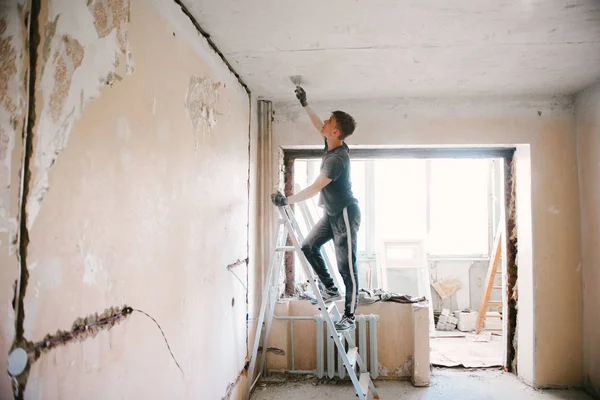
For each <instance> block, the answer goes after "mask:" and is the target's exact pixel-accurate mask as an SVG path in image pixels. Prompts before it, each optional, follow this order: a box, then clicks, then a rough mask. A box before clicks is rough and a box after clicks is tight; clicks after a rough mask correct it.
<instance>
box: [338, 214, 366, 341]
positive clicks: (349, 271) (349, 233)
mask: <svg viewBox="0 0 600 400" xmlns="http://www.w3.org/2000/svg"><path fill="white" fill-rule="evenodd" d="M360 220H361V215H360V208H359V207H358V204H351V205H350V206H348V207H346V208H345V209H344V211H343V212H342V213H341V214H340V215H339V216H337V217H336V221H335V224H334V226H333V236H334V242H335V255H336V259H337V264H338V269H339V271H340V275H342V278H343V279H344V285H346V303H345V307H344V316H345V317H347V318H350V319H351V320H352V321H351V322H352V323H351V324H349V325H347V326H346V328H343V327H342V328H340V329H342V330H343V329H352V328H353V327H354V322H353V318H354V312H355V311H356V307H357V306H358V267H357V265H356V245H357V234H358V229H359V227H360ZM346 322H348V321H346ZM340 323H341V325H343V324H344V321H340ZM338 328H339V327H338Z"/></svg>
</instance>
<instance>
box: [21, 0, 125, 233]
mask: <svg viewBox="0 0 600 400" xmlns="http://www.w3.org/2000/svg"><path fill="white" fill-rule="evenodd" d="M129 7H130V3H129V0H90V1H88V4H87V5H86V4H85V3H83V2H71V1H68V0H53V1H52V2H49V10H48V24H49V27H48V25H46V33H48V34H49V35H50V37H46V38H45V39H46V40H47V42H44V45H43V49H42V52H43V53H42V56H43V57H44V58H45V60H43V62H44V64H43V65H42V69H41V70H42V74H41V79H39V87H40V89H41V91H42V93H43V105H42V109H41V113H40V119H39V124H38V126H37V129H36V131H35V132H36V134H35V137H34V140H35V155H34V159H33V167H34V168H33V171H32V172H33V175H32V177H33V182H32V188H31V192H30V196H29V199H28V202H27V227H28V228H29V229H31V228H32V226H33V223H34V222H35V219H36V216H37V214H38V213H39V210H40V205H41V202H42V199H43V198H44V195H45V193H46V192H47V191H48V188H49V183H48V172H49V170H50V167H51V166H52V164H53V163H54V162H55V160H56V158H57V156H58V155H59V154H60V153H61V152H62V151H63V150H64V148H65V147H66V145H67V141H68V138H69V135H70V133H71V131H72V129H73V126H74V124H75V123H76V122H77V120H78V119H79V118H80V117H81V114H82V112H83V110H84V108H85V106H86V104H87V103H89V102H90V101H91V100H93V99H95V98H97V97H98V96H99V95H100V88H102V87H103V86H105V85H107V84H110V83H112V81H113V79H112V78H111V77H114V76H116V74H115V69H116V67H117V66H118V59H119V56H122V55H125V56H126V59H127V71H128V73H131V72H133V68H132V64H131V52H130V50H129V44H128V41H127V25H128V23H129Z"/></svg>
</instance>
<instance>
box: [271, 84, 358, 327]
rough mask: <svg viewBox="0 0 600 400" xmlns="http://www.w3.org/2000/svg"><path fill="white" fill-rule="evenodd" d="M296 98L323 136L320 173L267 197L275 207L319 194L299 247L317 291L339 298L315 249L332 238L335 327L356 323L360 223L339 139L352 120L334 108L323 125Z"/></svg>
mask: <svg viewBox="0 0 600 400" xmlns="http://www.w3.org/2000/svg"><path fill="white" fill-rule="evenodd" d="M296 97H297V98H298V100H299V101H300V104H302V107H304V109H305V110H306V112H307V114H308V116H309V117H310V120H311V122H312V123H313V125H314V126H315V128H316V129H317V130H318V131H319V132H320V133H321V136H323V138H324V140H325V153H324V154H323V157H322V162H321V171H320V174H319V176H318V177H317V179H316V180H315V182H314V183H313V184H312V185H310V186H308V187H307V188H306V189H304V190H302V191H301V192H299V193H297V194H295V195H293V196H290V197H288V198H286V197H285V196H284V195H283V194H281V193H279V192H278V193H274V194H272V195H271V200H272V202H273V204H275V205H276V206H284V205H287V204H293V203H298V202H300V201H304V200H307V199H309V198H311V197H313V196H315V195H317V194H318V193H321V196H320V199H319V206H321V207H323V208H324V211H325V214H324V215H323V218H321V220H320V221H319V222H317V224H316V225H315V226H314V227H313V229H312V230H311V231H310V233H309V234H308V237H307V238H306V240H305V241H304V243H302V251H303V252H304V254H305V255H306V258H307V259H308V262H309V263H310V264H311V265H312V267H313V269H314V270H315V272H316V274H317V275H318V276H319V279H320V281H321V282H322V283H323V285H324V287H325V290H324V291H323V292H322V293H321V295H322V296H323V300H324V301H325V302H326V303H328V302H331V301H334V300H338V299H341V297H342V296H341V294H340V292H339V290H338V288H336V287H335V284H334V282H333V279H332V278H331V276H330V275H329V272H328V271H327V267H326V266H325V261H324V260H323V256H322V255H321V247H322V246H323V245H324V244H325V243H326V242H327V241H329V240H331V239H333V241H334V245H335V255H336V259H337V264H338V269H339V271H340V275H341V276H342V278H343V280H344V285H345V286H346V299H345V300H346V302H345V307H344V316H343V317H342V319H341V320H340V321H338V322H337V323H336V324H335V325H336V329H337V330H338V331H347V330H351V329H354V328H355V327H356V325H355V323H354V312H355V311H356V307H357V303H358V269H357V266H356V240H357V232H358V228H359V226H360V219H361V214H360V209H359V207H358V201H357V200H356V198H355V197H354V195H353V193H352V183H351V182H350V156H349V150H348V146H347V145H346V143H344V140H345V139H346V138H347V137H348V136H350V135H351V134H352V133H353V132H354V129H355V127H356V123H355V122H354V118H352V117H351V116H350V115H348V114H346V113H345V112H343V111H334V112H333V113H332V114H331V116H330V117H329V119H328V120H326V121H325V123H323V122H321V120H320V119H319V117H318V116H317V115H316V114H315V113H314V112H313V111H312V110H311V109H310V108H309V107H308V103H307V100H306V92H305V91H304V89H302V88H301V87H300V86H297V87H296Z"/></svg>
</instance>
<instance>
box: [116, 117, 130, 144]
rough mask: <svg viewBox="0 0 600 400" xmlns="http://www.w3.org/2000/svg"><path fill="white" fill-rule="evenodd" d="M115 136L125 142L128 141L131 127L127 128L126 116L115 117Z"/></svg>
mask: <svg viewBox="0 0 600 400" xmlns="http://www.w3.org/2000/svg"><path fill="white" fill-rule="evenodd" d="M117 136H119V139H122V140H124V141H126V142H127V141H129V138H130V137H131V129H130V128H129V123H128V122H127V118H125V117H119V118H117Z"/></svg>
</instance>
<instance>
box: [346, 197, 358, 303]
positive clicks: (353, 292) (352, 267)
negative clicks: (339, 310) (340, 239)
mask: <svg viewBox="0 0 600 400" xmlns="http://www.w3.org/2000/svg"><path fill="white" fill-rule="evenodd" d="M344 222H345V223H346V236H347V238H348V269H349V271H348V272H349V273H350V278H352V302H351V303H350V310H351V311H352V314H354V312H355V311H356V279H355V278H354V264H352V233H351V230H350V220H349V218H348V207H344ZM346 290H348V288H346Z"/></svg>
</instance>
